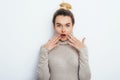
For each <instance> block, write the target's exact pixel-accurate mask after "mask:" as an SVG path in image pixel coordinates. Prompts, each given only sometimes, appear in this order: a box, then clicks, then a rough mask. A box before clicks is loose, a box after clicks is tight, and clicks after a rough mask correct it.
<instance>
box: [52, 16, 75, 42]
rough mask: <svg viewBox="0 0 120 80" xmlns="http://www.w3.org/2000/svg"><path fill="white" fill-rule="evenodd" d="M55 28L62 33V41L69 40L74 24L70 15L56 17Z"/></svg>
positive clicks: (58, 32)
mask: <svg viewBox="0 0 120 80" xmlns="http://www.w3.org/2000/svg"><path fill="white" fill-rule="evenodd" d="M54 30H55V32H56V33H57V34H60V35H61V39H60V40H61V41H65V40H67V37H68V35H69V34H71V33H72V30H73V24H72V20H71V17H70V16H63V15H59V16H57V17H56V19H55V24H54Z"/></svg>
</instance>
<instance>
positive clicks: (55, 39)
mask: <svg viewBox="0 0 120 80" xmlns="http://www.w3.org/2000/svg"><path fill="white" fill-rule="evenodd" d="M59 39H60V35H55V36H54V37H53V38H52V39H50V40H49V41H48V42H47V43H46V44H45V45H44V47H45V48H46V49H48V50H51V49H53V48H55V47H56V46H57V45H58V44H57V42H58V41H59Z"/></svg>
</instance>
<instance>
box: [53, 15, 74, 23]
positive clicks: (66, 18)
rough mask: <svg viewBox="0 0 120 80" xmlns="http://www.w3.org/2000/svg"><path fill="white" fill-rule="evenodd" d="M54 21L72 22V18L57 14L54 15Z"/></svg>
mask: <svg viewBox="0 0 120 80" xmlns="http://www.w3.org/2000/svg"><path fill="white" fill-rule="evenodd" d="M55 23H60V24H66V23H72V20H71V17H70V16H63V15H59V16H57V17H56V19H55Z"/></svg>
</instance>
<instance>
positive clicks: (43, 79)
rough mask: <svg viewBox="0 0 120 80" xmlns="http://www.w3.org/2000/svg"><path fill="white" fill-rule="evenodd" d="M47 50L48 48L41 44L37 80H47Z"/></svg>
mask: <svg viewBox="0 0 120 80" xmlns="http://www.w3.org/2000/svg"><path fill="white" fill-rule="evenodd" d="M48 52H49V50H48V49H46V48H44V47H43V46H42V47H41V48H40V57H39V63H38V77H39V80H49V78H50V73H49V67H48Z"/></svg>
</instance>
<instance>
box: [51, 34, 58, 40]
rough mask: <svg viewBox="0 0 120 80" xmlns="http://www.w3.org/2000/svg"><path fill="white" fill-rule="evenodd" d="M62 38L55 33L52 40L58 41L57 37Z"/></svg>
mask: <svg viewBox="0 0 120 80" xmlns="http://www.w3.org/2000/svg"><path fill="white" fill-rule="evenodd" d="M59 38H60V35H55V36H54V37H53V38H52V40H51V41H53V42H54V41H56V40H57V39H59Z"/></svg>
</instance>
